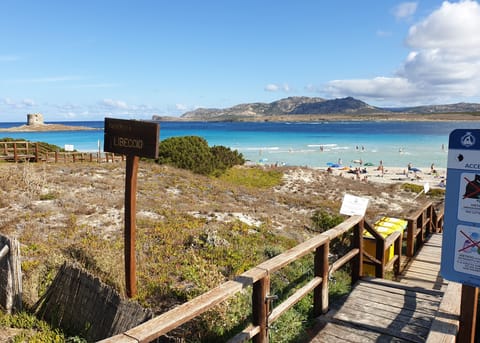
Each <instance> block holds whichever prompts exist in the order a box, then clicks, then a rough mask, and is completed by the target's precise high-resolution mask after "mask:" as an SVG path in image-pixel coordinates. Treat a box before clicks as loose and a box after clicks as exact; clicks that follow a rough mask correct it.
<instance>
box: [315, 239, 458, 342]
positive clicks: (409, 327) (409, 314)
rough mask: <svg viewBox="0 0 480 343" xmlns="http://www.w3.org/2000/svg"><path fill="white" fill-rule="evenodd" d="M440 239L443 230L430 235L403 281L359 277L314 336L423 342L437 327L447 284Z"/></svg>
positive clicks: (336, 339) (333, 339) (320, 338)
mask: <svg viewBox="0 0 480 343" xmlns="http://www.w3.org/2000/svg"><path fill="white" fill-rule="evenodd" d="M441 239H442V237H441V234H433V235H432V236H431V237H430V240H429V241H428V242H427V243H426V244H425V245H424V246H423V247H422V249H421V250H420V251H419V252H418V254H417V255H416V256H415V259H414V260H412V261H411V263H409V264H408V266H407V269H406V271H405V272H404V274H403V275H401V276H400V282H396V281H388V280H383V279H372V278H364V279H363V280H361V281H360V282H358V283H357V284H356V285H355V287H354V288H353V289H352V291H351V292H350V294H349V295H348V296H347V297H346V298H344V299H343V300H342V301H339V302H337V303H333V304H331V307H330V308H331V311H330V312H328V313H327V314H326V315H324V316H322V317H321V318H322V319H320V321H322V322H323V324H322V330H321V331H320V332H319V333H318V334H317V336H316V337H315V338H314V339H313V340H312V341H311V342H315V343H319V342H329V343H330V342H425V340H426V338H427V336H428V335H429V333H430V330H431V327H432V325H433V323H436V327H438V325H437V321H438V320H437V319H436V315H437V313H438V309H439V306H440V304H441V301H442V296H443V294H444V291H445V289H446V288H447V285H448V282H447V281H444V280H443V278H442V277H441V275H440V273H439V270H440V258H441V245H442V241H441ZM451 326H452V325H451ZM452 327H453V326H452Z"/></svg>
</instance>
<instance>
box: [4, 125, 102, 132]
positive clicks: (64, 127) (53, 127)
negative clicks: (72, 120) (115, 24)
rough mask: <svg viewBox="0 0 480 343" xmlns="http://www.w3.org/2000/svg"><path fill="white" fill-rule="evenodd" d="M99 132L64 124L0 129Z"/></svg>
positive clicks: (14, 130) (5, 130)
mask: <svg viewBox="0 0 480 343" xmlns="http://www.w3.org/2000/svg"><path fill="white" fill-rule="evenodd" d="M90 130H99V129H97V128H94V127H88V126H75V125H64V124H36V125H21V126H14V127H8V128H0V132H47V131H90Z"/></svg>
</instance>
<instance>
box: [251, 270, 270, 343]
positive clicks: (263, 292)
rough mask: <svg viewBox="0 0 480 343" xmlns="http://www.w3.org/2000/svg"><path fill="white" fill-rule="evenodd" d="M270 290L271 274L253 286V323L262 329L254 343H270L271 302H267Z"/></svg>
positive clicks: (254, 338) (253, 340)
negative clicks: (269, 315) (269, 313)
mask: <svg viewBox="0 0 480 343" xmlns="http://www.w3.org/2000/svg"><path fill="white" fill-rule="evenodd" d="M269 290H270V275H269V274H267V275H266V276H265V277H263V278H261V279H260V280H258V281H257V282H255V283H254V284H253V293H252V321H253V325H255V326H259V327H260V332H259V333H258V335H256V336H255V337H253V339H252V342H253V343H268V323H267V318H268V312H269V301H267V295H268V293H269Z"/></svg>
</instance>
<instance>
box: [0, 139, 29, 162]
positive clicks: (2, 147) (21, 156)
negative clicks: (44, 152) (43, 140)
mask: <svg viewBox="0 0 480 343" xmlns="http://www.w3.org/2000/svg"><path fill="white" fill-rule="evenodd" d="M38 154H39V143H32V142H26V141H11V142H0V159H3V160H7V161H14V162H18V161H38Z"/></svg>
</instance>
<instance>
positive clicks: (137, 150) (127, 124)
mask: <svg viewBox="0 0 480 343" xmlns="http://www.w3.org/2000/svg"><path fill="white" fill-rule="evenodd" d="M159 132H160V125H159V124H158V123H154V122H148V121H139V120H125V119H113V118H105V137H104V146H103V150H104V151H108V152H113V153H117V154H122V155H134V156H139V157H147V158H157V157H158V139H159V138H158V136H159Z"/></svg>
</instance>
